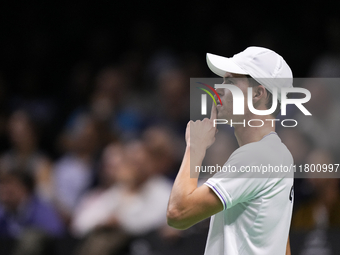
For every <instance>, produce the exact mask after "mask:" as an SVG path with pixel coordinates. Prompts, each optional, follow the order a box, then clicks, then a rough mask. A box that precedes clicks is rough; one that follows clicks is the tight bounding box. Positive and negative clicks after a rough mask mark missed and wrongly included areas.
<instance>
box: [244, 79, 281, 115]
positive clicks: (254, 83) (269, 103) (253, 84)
mask: <svg viewBox="0 0 340 255" xmlns="http://www.w3.org/2000/svg"><path fill="white" fill-rule="evenodd" d="M246 77H247V78H248V81H249V85H250V86H251V87H257V86H259V85H261V84H260V83H259V82H257V81H256V80H255V79H254V78H253V77H251V76H250V75H246ZM266 91H267V103H266V107H267V109H269V108H270V107H271V106H272V105H273V94H272V93H271V92H270V91H269V90H268V89H266ZM280 109H281V103H280V101H279V100H277V107H276V109H275V111H274V112H273V113H272V114H271V115H273V116H274V117H276V116H277V115H279V113H280Z"/></svg>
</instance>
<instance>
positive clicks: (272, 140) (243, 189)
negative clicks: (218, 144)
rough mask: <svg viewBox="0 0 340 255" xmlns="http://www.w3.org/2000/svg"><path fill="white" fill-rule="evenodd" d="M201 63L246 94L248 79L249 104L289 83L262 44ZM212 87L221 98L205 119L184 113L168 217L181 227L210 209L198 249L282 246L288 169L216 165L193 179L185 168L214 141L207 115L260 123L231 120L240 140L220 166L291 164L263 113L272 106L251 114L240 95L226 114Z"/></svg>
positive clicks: (232, 251)
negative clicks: (259, 173) (237, 105)
mask: <svg viewBox="0 0 340 255" xmlns="http://www.w3.org/2000/svg"><path fill="white" fill-rule="evenodd" d="M207 63H208V66H209V68H210V69H211V71H212V72H214V73H215V74H217V75H219V76H221V77H223V79H224V83H225V84H233V85H234V86H237V87H238V88H240V89H241V90H242V92H243V94H244V98H247V97H248V87H252V92H251V93H252V103H253V105H254V107H255V108H256V109H257V110H266V109H269V108H270V107H271V104H272V100H273V95H272V91H273V89H274V88H275V87H276V88H277V89H278V92H280V89H281V88H284V87H292V72H291V70H290V68H289V66H288V65H287V63H286V62H285V60H284V59H283V58H282V57H281V56H280V55H278V54H277V53H275V52H274V51H272V50H269V49H266V48H261V47H249V48H247V49H246V50H244V51H243V52H241V53H238V54H236V55H234V56H233V57H231V58H225V57H221V56H217V55H213V54H207ZM216 91H217V93H218V94H219V96H220V98H221V101H222V104H217V106H215V105H213V107H212V110H211V116H210V119H207V118H206V119H204V120H202V121H201V120H197V121H190V122H189V123H188V125H187V129H186V135H185V138H186V144H187V146H186V151H185V154H184V158H183V161H182V165H181V167H180V170H179V172H178V175H177V177H176V180H175V182H174V185H173V188H172V192H171V196H170V199H169V204H168V210H167V219H168V224H169V225H170V226H172V227H174V228H177V229H186V228H189V227H190V226H192V225H194V224H195V223H197V222H199V221H201V220H203V219H206V218H208V217H210V216H212V217H211V221H210V229H209V233H208V238H207V243H206V248H205V254H206V255H250V254H251V255H273V254H276V255H284V254H290V246H289V239H288V233H289V228H290V222H291V216H292V208H293V198H292V196H293V194H292V191H293V174H291V173H289V174H287V175H286V176H282V175H281V176H279V175H277V174H276V173H273V174H271V175H266V177H264V178H256V176H255V175H254V174H250V175H249V173H239V174H238V178H234V177H231V174H230V173H228V172H219V173H216V174H215V175H214V176H213V177H211V178H209V179H208V180H207V181H206V182H205V183H204V184H205V185H202V186H200V187H197V178H198V173H195V171H194V170H193V171H191V174H192V175H193V174H196V176H195V178H192V177H193V176H192V175H191V176H190V165H191V167H192V168H194V166H201V164H202V161H203V159H204V157H205V153H206V149H207V148H208V147H210V146H211V145H212V144H213V143H214V141H215V134H216V131H217V130H216V127H214V125H213V120H214V119H227V120H231V119H232V120H233V122H234V123H236V122H239V123H242V122H243V121H244V120H245V123H247V122H248V120H250V119H261V120H263V123H264V125H263V126H261V127H251V126H249V125H243V124H236V125H234V133H235V136H236V139H237V141H238V144H239V146H240V147H239V148H238V149H237V150H235V151H234V152H233V153H232V155H231V156H230V157H229V159H226V160H227V161H226V163H225V166H226V165H231V166H235V167H236V168H237V169H238V170H240V169H241V168H242V167H243V168H244V167H246V166H260V165H271V166H280V165H283V166H290V165H292V164H293V158H292V155H291V153H290V152H289V150H288V149H287V147H286V146H285V145H284V144H283V143H282V142H281V140H280V138H279V137H278V135H277V133H276V132H275V121H265V120H266V119H267V120H268V119H273V120H274V119H275V117H276V115H275V114H276V113H277V111H276V112H274V113H273V114H268V115H255V114H253V113H252V112H251V111H249V109H248V104H247V102H246V101H247V100H245V103H244V106H245V107H244V111H245V112H244V115H233V97H232V94H231V92H230V91H229V90H227V89H224V88H223V89H217V90H216ZM279 94H280V93H279ZM278 98H280V95H279V96H278ZM216 101H219V100H216ZM279 109H280V107H279V106H278V110H279ZM229 123H230V121H229ZM226 146H228V144H226Z"/></svg>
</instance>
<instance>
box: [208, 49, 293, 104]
mask: <svg viewBox="0 0 340 255" xmlns="http://www.w3.org/2000/svg"><path fill="white" fill-rule="evenodd" d="M207 63H208V66H209V68H210V70H211V71H212V72H214V73H215V74H217V75H218V76H221V77H224V75H225V73H226V72H229V73H235V74H244V75H250V76H251V77H252V78H254V79H255V80H256V81H257V82H258V83H260V84H261V85H263V86H264V87H265V88H266V89H268V91H269V92H270V93H273V88H278V90H277V91H278V100H281V88H291V87H293V74H292V70H291V69H290V67H289V66H288V64H287V63H286V61H285V60H284V59H283V58H282V57H281V56H280V55H279V54H277V53H276V52H274V51H272V50H269V49H266V48H263V47H255V46H252V47H248V48H246V49H245V50H244V51H242V52H240V53H238V54H235V55H234V56H233V57H232V58H226V57H221V56H217V55H214V54H210V53H207Z"/></svg>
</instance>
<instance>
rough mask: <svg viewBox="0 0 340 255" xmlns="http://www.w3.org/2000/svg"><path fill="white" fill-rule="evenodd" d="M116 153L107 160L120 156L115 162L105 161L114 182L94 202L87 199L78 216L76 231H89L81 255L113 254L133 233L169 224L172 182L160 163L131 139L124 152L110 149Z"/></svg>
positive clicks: (106, 159)
mask: <svg viewBox="0 0 340 255" xmlns="http://www.w3.org/2000/svg"><path fill="white" fill-rule="evenodd" d="M116 149H117V148H116ZM114 152H115V155H112V154H111V155H110V157H109V156H108V155H105V156H104V160H105V161H108V160H110V158H116V162H115V163H113V164H110V163H108V162H106V163H104V165H106V166H107V167H109V168H110V169H109V171H105V172H106V173H109V176H112V177H113V179H112V177H111V180H112V183H113V185H112V186H111V188H110V189H108V190H107V191H105V192H104V193H102V194H101V195H100V197H97V199H96V200H95V201H92V203H91V202H90V197H88V198H87V202H86V198H85V200H84V201H83V203H82V206H80V207H79V210H77V211H76V214H75V215H74V221H73V224H72V226H73V231H74V232H75V233H77V234H78V235H80V236H84V235H86V234H89V235H88V237H87V238H86V239H85V241H84V243H83V245H82V246H81V247H80V250H79V254H81V255H83V254H111V253H110V252H112V251H116V250H117V249H118V248H121V246H122V245H123V244H124V243H125V242H126V241H127V240H128V239H129V237H130V236H139V235H144V234H147V233H149V232H150V231H153V230H157V229H159V228H161V227H163V226H165V225H166V218H165V213H166V207H167V200H166V199H168V197H169V194H170V191H171V183H169V181H167V180H166V179H165V178H164V177H162V176H161V175H160V174H159V171H157V170H159V169H155V167H156V166H157V165H155V164H153V158H152V155H151V154H150V152H149V151H148V149H147V148H146V146H145V144H143V143H142V142H140V141H133V142H130V143H128V144H127V145H125V146H124V151H123V154H121V153H122V152H121V151H119V150H116V151H115V150H113V148H112V147H111V148H110V147H108V148H107V149H106V153H114ZM122 156H123V158H121V157H122ZM119 158H120V159H119ZM110 172H111V173H110ZM108 229H109V231H107V230H108ZM105 240H106V241H105ZM124 241H125V242H124Z"/></svg>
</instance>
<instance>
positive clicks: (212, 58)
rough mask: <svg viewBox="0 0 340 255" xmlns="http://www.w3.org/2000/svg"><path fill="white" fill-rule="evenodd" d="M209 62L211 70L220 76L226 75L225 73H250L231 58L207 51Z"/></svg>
mask: <svg viewBox="0 0 340 255" xmlns="http://www.w3.org/2000/svg"><path fill="white" fill-rule="evenodd" d="M207 63H208V66H209V68H210V70H211V71H212V72H213V73H215V74H217V75H218V76H221V77H224V76H225V73H226V72H228V73H236V74H248V73H247V72H245V71H244V70H243V69H242V68H240V67H239V66H238V65H237V64H235V62H234V61H233V60H232V59H231V58H225V57H221V56H217V55H214V54H211V53H207Z"/></svg>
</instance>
